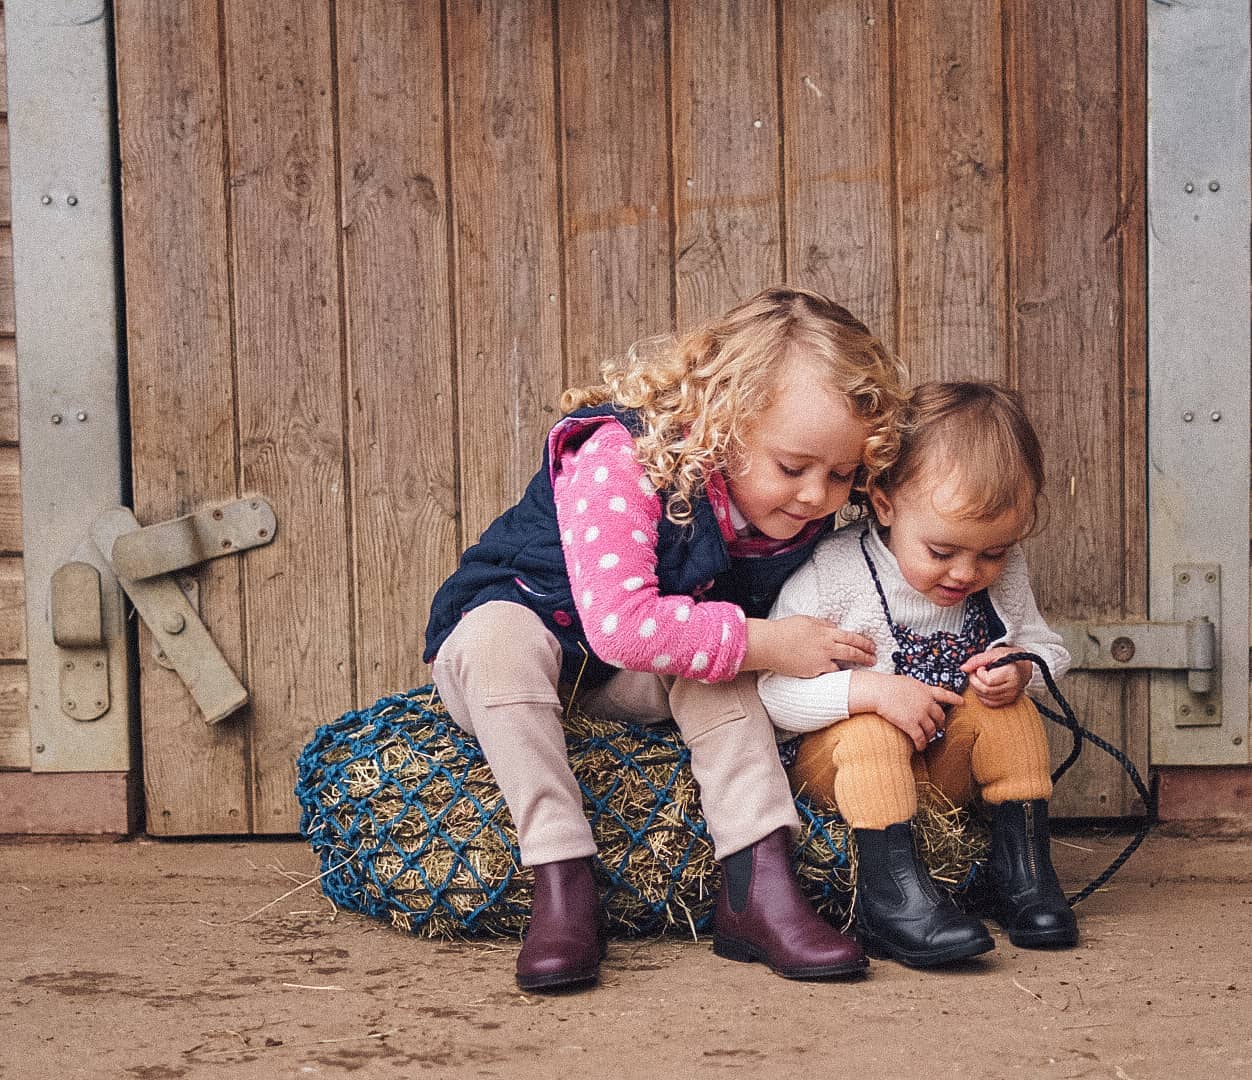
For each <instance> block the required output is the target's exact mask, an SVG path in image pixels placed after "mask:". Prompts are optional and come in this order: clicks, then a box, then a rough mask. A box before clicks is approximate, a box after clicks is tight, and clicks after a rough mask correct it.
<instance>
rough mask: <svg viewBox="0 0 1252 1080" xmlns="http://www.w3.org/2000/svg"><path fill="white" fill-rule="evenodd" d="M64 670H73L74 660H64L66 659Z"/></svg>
mask: <svg viewBox="0 0 1252 1080" xmlns="http://www.w3.org/2000/svg"><path fill="white" fill-rule="evenodd" d="M65 670H66V671H73V670H74V661H73V660H66V661H65Z"/></svg>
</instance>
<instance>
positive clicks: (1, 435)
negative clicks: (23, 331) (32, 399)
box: [0, 337, 18, 442]
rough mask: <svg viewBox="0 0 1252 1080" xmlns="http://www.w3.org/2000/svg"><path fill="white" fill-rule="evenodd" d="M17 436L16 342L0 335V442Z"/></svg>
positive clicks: (15, 440)
mask: <svg viewBox="0 0 1252 1080" xmlns="http://www.w3.org/2000/svg"><path fill="white" fill-rule="evenodd" d="M17 438H18V423H17V342H16V341H14V339H13V338H11V337H10V338H6V337H0V442H17Z"/></svg>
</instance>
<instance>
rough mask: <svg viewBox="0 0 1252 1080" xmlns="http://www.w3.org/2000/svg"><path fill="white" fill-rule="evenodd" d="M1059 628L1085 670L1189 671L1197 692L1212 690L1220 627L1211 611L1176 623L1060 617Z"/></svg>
mask: <svg viewBox="0 0 1252 1080" xmlns="http://www.w3.org/2000/svg"><path fill="white" fill-rule="evenodd" d="M1056 631H1057V633H1059V634H1060V635H1061V637H1062V638H1064V639H1065V647H1066V648H1067V649H1068V650H1069V653H1070V656H1072V657H1073V658H1074V664H1073V666H1074V667H1075V668H1080V669H1084V670H1087V671H1117V670H1123V671H1147V670H1164V671H1185V672H1186V673H1187V688H1188V689H1189V690H1190V691H1191V692H1192V693H1193V694H1208V693H1211V692H1212V690H1213V670H1214V667H1215V666H1216V657H1217V627H1216V626H1214V625H1213V623H1212V622H1210V621H1209V618H1208V616H1207V615H1200V616H1198V617H1197V618H1194V619H1188V620H1187V621H1186V622H1174V623H1157V622H1141V623H1102V624H1092V623H1060V624H1058V625H1057V626H1056Z"/></svg>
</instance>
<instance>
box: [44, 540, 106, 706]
mask: <svg viewBox="0 0 1252 1080" xmlns="http://www.w3.org/2000/svg"><path fill="white" fill-rule="evenodd" d="M51 608H52V641H53V643H54V644H55V645H56V646H57V648H58V649H59V650H60V663H59V664H58V667H59V689H60V699H61V711H62V712H63V713H65V715H66V716H69V717H72V718H73V719H74V720H98V719H99V718H100V717H102V716H103V715H104V714H105V713H106V712H108V711H109V663H108V660H109V650H108V648H107V647H106V646H105V640H104V609H103V605H102V603H101V597H100V571H99V570H97V569H96V568H95V567H94V566H92V565H91V563H85V562H69V563H66V564H65V565H64V566H60V567H58V568H57V569H56V570H55V571H54V572H53V574H52V603H51Z"/></svg>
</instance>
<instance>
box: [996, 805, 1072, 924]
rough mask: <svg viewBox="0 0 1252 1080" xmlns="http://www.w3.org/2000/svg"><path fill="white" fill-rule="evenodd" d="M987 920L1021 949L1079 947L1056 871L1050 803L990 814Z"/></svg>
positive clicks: (1005, 807)
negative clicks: (1049, 815)
mask: <svg viewBox="0 0 1252 1080" xmlns="http://www.w3.org/2000/svg"><path fill="white" fill-rule="evenodd" d="M990 809H991V811H992V817H991V855H990V857H989V858H988V860H987V867H986V870H987V883H988V885H989V886H990V889H991V900H990V909H989V914H990V915H991V917H992V918H994V919H995V920H996V922H998V923H999V924H1000V925H1001V926H1003V927H1004V929H1005V930H1007V931H1008V935H1009V940H1010V941H1011V942H1012V943H1013V944H1014V945H1016V946H1018V947H1019V948H1023V949H1033V948H1047V947H1049V946H1061V945H1076V944H1078V923H1077V921H1076V920H1075V918H1074V911H1073V909H1072V908H1071V907H1070V906H1069V901H1067V900H1066V899H1065V893H1064V891H1063V890H1062V889H1061V883H1060V882H1059V881H1057V878H1056V871H1055V870H1054V869H1053V868H1052V851H1051V840H1050V832H1049V830H1048V802H1047V800H1046V799H1032V800H1031V801H1030V802H1006V803H1000V804H999V805H998V806H993V807H991V808H990Z"/></svg>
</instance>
